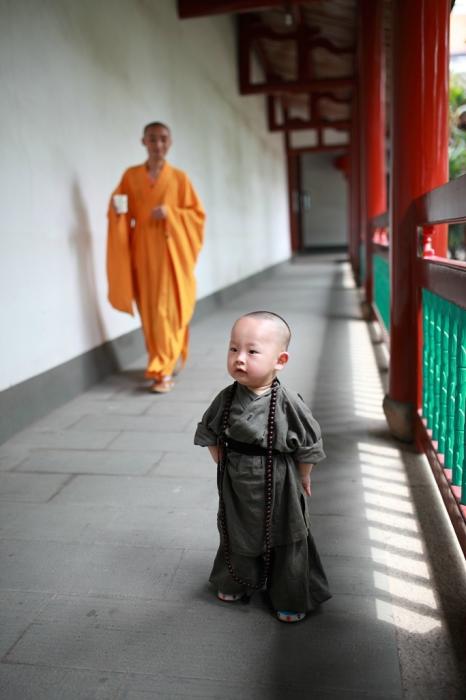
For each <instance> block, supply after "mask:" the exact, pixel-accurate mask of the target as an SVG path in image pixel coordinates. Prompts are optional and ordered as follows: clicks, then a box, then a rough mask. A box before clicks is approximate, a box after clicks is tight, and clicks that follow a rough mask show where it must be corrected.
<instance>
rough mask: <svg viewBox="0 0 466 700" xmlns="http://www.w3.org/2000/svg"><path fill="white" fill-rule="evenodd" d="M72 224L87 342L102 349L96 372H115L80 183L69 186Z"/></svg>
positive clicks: (116, 366) (95, 358)
mask: <svg viewBox="0 0 466 700" xmlns="http://www.w3.org/2000/svg"><path fill="white" fill-rule="evenodd" d="M71 197H72V211H73V221H74V223H73V227H72V229H71V231H70V235H69V241H70V246H71V248H72V249H73V251H74V253H75V258H76V263H77V267H78V279H79V294H80V302H81V318H82V326H83V331H84V337H85V340H86V342H87V343H88V344H89V345H90V346H91V347H96V346H100V347H101V350H102V352H100V353H98V354H93V355H92V357H93V361H94V362H95V363H97V366H96V368H95V369H96V370H97V373H98V375H99V376H100V375H101V373H108V372H109V371H118V370H119V369H120V363H119V361H118V357H117V355H116V352H115V349H114V348H113V346H112V344H111V343H109V342H108V337H107V332H106V328H105V325H104V322H103V318H102V314H101V311H100V307H99V300H98V294H97V285H96V276H95V262H94V252H93V247H92V232H91V227H90V223H89V215H88V212H87V208H86V205H85V201H84V197H83V194H82V191H81V187H80V185H79V182H78V181H77V180H76V179H75V180H74V181H73V186H72V193H71Z"/></svg>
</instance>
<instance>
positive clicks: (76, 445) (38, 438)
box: [9, 429, 118, 450]
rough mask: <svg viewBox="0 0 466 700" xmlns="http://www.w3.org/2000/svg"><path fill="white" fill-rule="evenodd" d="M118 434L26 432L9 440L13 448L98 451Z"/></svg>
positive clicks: (70, 431) (106, 432) (75, 431)
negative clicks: (16, 446) (17, 446)
mask: <svg viewBox="0 0 466 700" xmlns="http://www.w3.org/2000/svg"><path fill="white" fill-rule="evenodd" d="M117 435H118V432H117V431H116V432H108V431H105V432H104V431H100V432H95V433H85V432H80V431H78V430H65V431H60V432H45V431H44V432H38V431H34V430H31V429H29V430H24V431H23V432H21V433H17V435H15V436H14V437H12V438H11V440H9V443H11V444H12V445H13V446H15V445H19V446H23V447H46V448H47V447H49V448H65V449H86V450H98V449H102V448H104V447H107V446H108V445H109V444H110V443H111V442H112V440H114V439H115V438H116V437H117Z"/></svg>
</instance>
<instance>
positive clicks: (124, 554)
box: [0, 540, 181, 598]
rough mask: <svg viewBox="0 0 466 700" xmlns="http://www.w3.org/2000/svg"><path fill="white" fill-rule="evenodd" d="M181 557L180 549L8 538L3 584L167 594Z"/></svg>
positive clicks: (1, 553)
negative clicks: (28, 540) (29, 540)
mask: <svg viewBox="0 0 466 700" xmlns="http://www.w3.org/2000/svg"><path fill="white" fill-rule="evenodd" d="M180 558H181V550H176V549H173V550H167V549H156V548H155V547H128V546H112V545H94V544H92V545H87V544H78V545H77V544H67V543H60V542H37V541H31V542H25V541H19V540H16V541H13V540H8V541H2V542H0V588H3V589H13V590H29V591H43V592H58V593H69V594H74V595H83V594H94V595H96V594H97V595H108V596H125V595H127V594H128V591H131V595H132V596H134V597H140V598H151V597H154V598H155V597H163V595H164V593H165V592H166V590H167V589H168V588H169V586H170V582H171V580H172V578H173V576H174V574H175V571H176V568H177V566H178V564H179V561H180Z"/></svg>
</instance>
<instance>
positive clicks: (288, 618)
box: [277, 610, 306, 622]
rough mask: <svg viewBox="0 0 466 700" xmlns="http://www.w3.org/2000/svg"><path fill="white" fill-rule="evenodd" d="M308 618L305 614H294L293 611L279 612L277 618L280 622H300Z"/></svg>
mask: <svg viewBox="0 0 466 700" xmlns="http://www.w3.org/2000/svg"><path fill="white" fill-rule="evenodd" d="M305 617H306V613H305V612H294V611H291V610H277V618H278V619H279V620H280V622H299V621H300V620H304V618H305Z"/></svg>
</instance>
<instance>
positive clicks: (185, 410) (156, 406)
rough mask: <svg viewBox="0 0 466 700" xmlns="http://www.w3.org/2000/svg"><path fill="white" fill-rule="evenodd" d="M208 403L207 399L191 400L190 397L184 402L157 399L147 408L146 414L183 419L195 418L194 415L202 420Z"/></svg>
mask: <svg viewBox="0 0 466 700" xmlns="http://www.w3.org/2000/svg"><path fill="white" fill-rule="evenodd" d="M208 405H209V404H208V403H207V402H206V401H190V400H189V397H187V400H186V401H184V402H183V403H181V402H180V401H171V402H165V403H164V402H162V401H158V400H157V401H155V402H153V403H151V404H150V405H149V406H148V407H147V408H146V415H147V416H159V417H163V416H166V417H175V418H179V419H181V420H182V421H189V420H193V416H194V417H196V418H197V417H199V418H198V420H200V418H201V417H202V415H203V413H204V411H205V410H206V408H207V406H208Z"/></svg>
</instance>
